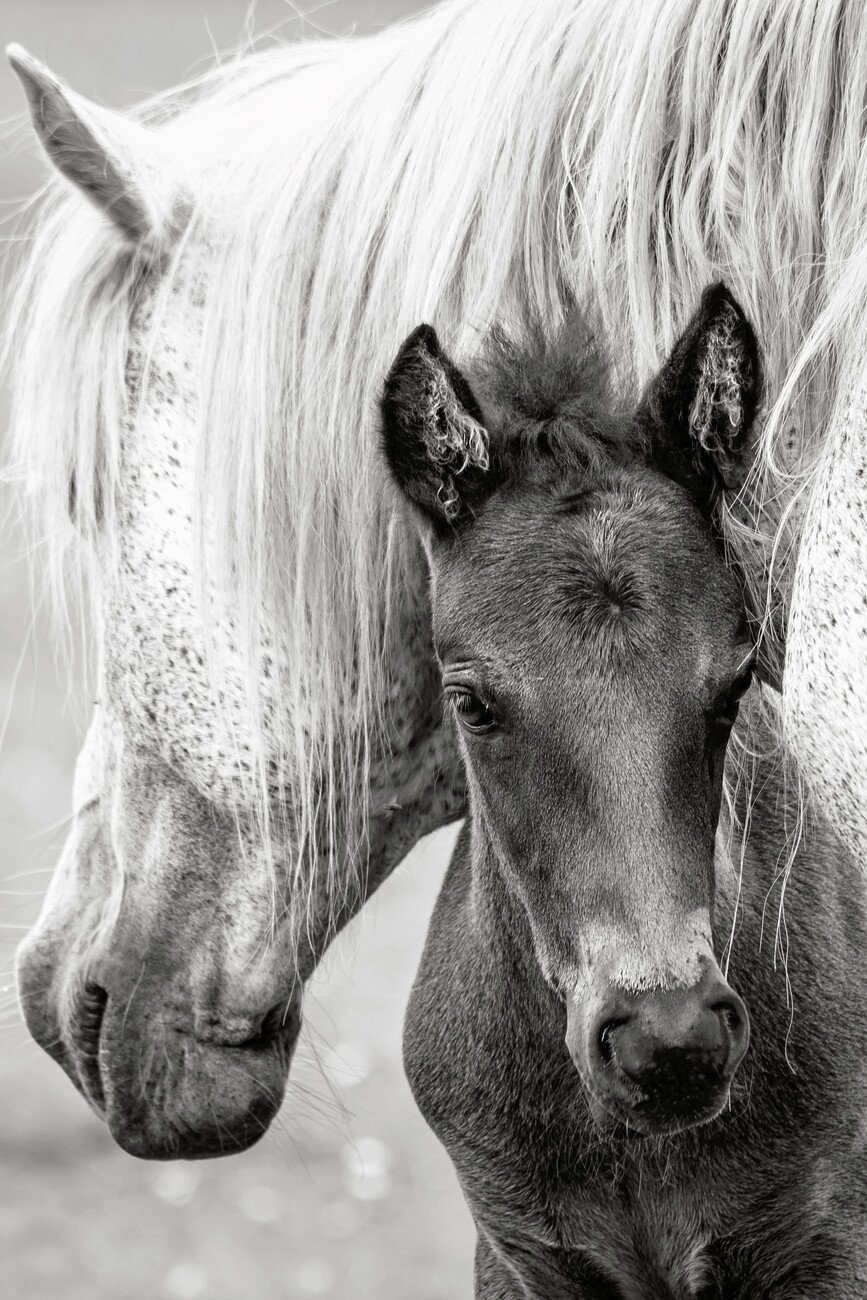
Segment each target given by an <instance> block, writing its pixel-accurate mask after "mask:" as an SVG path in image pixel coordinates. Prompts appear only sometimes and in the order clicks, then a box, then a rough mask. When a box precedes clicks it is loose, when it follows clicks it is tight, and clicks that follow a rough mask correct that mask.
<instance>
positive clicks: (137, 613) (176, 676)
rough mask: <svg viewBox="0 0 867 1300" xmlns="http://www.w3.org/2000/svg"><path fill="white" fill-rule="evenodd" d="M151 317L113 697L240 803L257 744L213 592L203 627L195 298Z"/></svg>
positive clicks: (132, 369)
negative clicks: (156, 317) (157, 323)
mask: <svg viewBox="0 0 867 1300" xmlns="http://www.w3.org/2000/svg"><path fill="white" fill-rule="evenodd" d="M153 313H154V300H153V298H152V297H147V298H145V299H144V300H143V301H142V303H141V305H140V307H139V308H138V310H137V312H136V314H135V316H134V318H133V321H132V325H131V340H130V349H129V353H128V358H127V376H126V377H127V384H128V389H129V393H130V397H131V399H132V400H131V403H130V405H131V409H132V411H133V413H134V415H133V418H131V419H130V420H128V421H127V422H126V424H125V426H124V428H123V431H122V442H121V455H122V473H121V485H122V488H121V500H120V508H119V510H118V519H119V537H118V538H117V543H118V549H119V564H118V565H117V567H116V568H115V567H114V566H112V571H111V573H110V574H108V573H107V574H105V575H104V579H105V580H104V583H103V590H104V599H103V620H102V633H103V661H104V689H105V692H106V696H107V702H108V703H109V705H110V707H111V710H112V712H113V713H115V714H116V716H117V717H118V718H119V719H120V720H121V721H122V723H123V726H124V728H125V729H126V732H127V735H128V737H129V739H130V740H131V741H132V742H133V743H136V744H141V745H143V746H145V747H148V748H151V749H153V750H156V751H157V752H158V753H159V754H160V755H161V757H162V758H164V760H165V761H166V762H167V763H168V764H169V765H170V766H171V767H172V768H174V769H175V770H177V771H179V772H180V773H181V774H183V775H184V776H185V777H186V778H187V779H189V780H190V781H191V782H192V783H193V784H194V785H195V786H196V787H197V788H198V789H200V790H202V792H203V793H205V794H208V795H209V796H210V797H211V798H213V799H215V800H216V801H217V802H221V803H223V802H225V803H228V804H229V805H232V806H235V805H237V804H238V802H239V801H243V798H244V797H245V796H244V793H243V792H244V789H245V786H246V780H245V778H246V775H247V774H248V773H249V770H250V766H251V749H252V743H253V742H252V736H251V735H250V731H249V721H248V712H249V711H248V707H247V704H246V700H247V693H246V679H245V672H246V669H245V667H244V658H243V656H242V653H241V644H242V631H241V630H240V629H239V628H238V627H237V626H236V625H235V620H234V618H233V616H232V614H231V612H230V610H229V609H228V607H227V605H226V603H225V602H221V601H219V599H218V598H217V596H216V594H215V592H214V591H213V589H210V590H209V589H208V588H205V593H204V594H205V601H206V607H207V611H208V623H207V634H206V629H205V621H204V618H203V610H202V588H201V568H200V541H199V533H198V528H199V519H198V507H197V499H198V493H197V474H196V462H197V447H196V438H197V433H196V430H197V415H198V405H199V394H198V393H197V392H196V388H195V378H194V377H195V374H196V370H197V366H196V357H197V349H198V338H197V329H198V319H197V310H196V304H195V298H194V296H192V295H190V294H188V293H187V294H185V293H184V292H182V291H181V289H177V290H175V291H174V292H173V293H172V294H171V295H170V296H168V297H164V298H163V299H162V300H161V301H160V303H159V321H160V328H159V330H157V331H154V330H153V328H152V326H153ZM206 635H207V652H208V654H207V656H206ZM263 650H265V651H267V647H263ZM206 659H207V660H208V662H209V663H210V664H211V665H212V671H211V672H210V673H209V672H208V671H207V670H206Z"/></svg>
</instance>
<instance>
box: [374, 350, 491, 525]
mask: <svg viewBox="0 0 867 1300" xmlns="http://www.w3.org/2000/svg"><path fill="white" fill-rule="evenodd" d="M380 409H381V411H382V427H383V447H384V450H385V456H386V460H387V461H388V465H389V469H390V470H391V475H392V478H393V479H394V482H395V483H396V484H397V486H398V488H400V490H401V492H402V493H403V495H404V496H405V497H406V498H407V500H409V501H410V502H411V503H412V504H413V506H414V507H415V508H416V510H417V511H419V512H420V513H421V515H422V516H423V518H424V519H425V520H426V521H427V522H428V523H429V524H432V525H433V527H434V530H435V531H436V532H438V533H440V534H442V535H446V534H447V533H448V532H449V531H451V530H454V529H457V528H459V527H460V526H461V525H462V524H464V523H468V522H469V521H470V520H471V519H473V518H474V517H475V515H476V513H477V511H478V509H479V507H480V506H481V505H482V503H483V501H484V500H485V498H486V497H487V496H488V495H489V494H490V492H491V490H492V488H493V486H494V475H493V474H492V472H491V466H490V445H489V437H488V431H487V430H486V429H485V427H484V424H483V421H482V413H481V410H480V409H479V405H478V402H477V401H476V399H475V397H474V395H473V392H472V389H471V388H470V386H469V384H468V383H467V381H466V379H465V378H464V376H463V375H462V374H461V372H460V370H458V368H457V366H456V365H454V363H453V362H452V361H451V360H450V359H449V357H448V356H447V355H446V354H445V352H444V351H443V350H442V348H441V347H440V343H439V339H438V338H437V336H436V333H435V331H434V330H433V329H432V328H431V326H430V325H419V327H418V329H417V330H414V331H413V333H412V334H410V336H409V338H408V339H407V340H406V342H405V343H404V345H403V347H402V348H401V349H400V352H399V353H398V355H397V358H396V360H395V362H394V365H393V366H392V367H391V370H390V371H389V373H388V378H387V379H386V381H385V388H384V389H383V394H382V399H381V402H380Z"/></svg>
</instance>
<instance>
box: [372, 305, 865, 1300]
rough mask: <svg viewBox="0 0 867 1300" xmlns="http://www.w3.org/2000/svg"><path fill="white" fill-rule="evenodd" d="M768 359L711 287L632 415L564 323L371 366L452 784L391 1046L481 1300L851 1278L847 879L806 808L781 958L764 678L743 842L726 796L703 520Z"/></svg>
mask: <svg viewBox="0 0 867 1300" xmlns="http://www.w3.org/2000/svg"><path fill="white" fill-rule="evenodd" d="M757 371H758V359H757V349H756V342H755V338H754V336H753V333H752V330H751V328H750V326H749V324H748V323H747V322H746V321H745V319H744V317H743V314H742V312H741V311H740V309H739V307H738V306H737V304H736V303H735V302H734V301H733V299H732V298H731V296H730V295H729V294H728V293H727V291H726V290H725V289H724V288H722V287H721V286H717V287H714V288H712V289H709V290H708V291H707V292H706V293H705V295H704V297H703V299H702V303H701V305H700V308H699V310H698V312H697V313H696V315H695V317H694V318H693V320H692V322H691V323H690V325H689V327H688V328H687V330H686V332H685V334H684V335H683V337H682V338H681V339H680V341H679V342H678V344H677V345H676V347H675V348H674V350H673V352H672V354H671V356H670V358H669V360H668V361H667V362H666V364H665V366H664V367H663V369H662V370H661V372H660V374H659V375H658V376H657V378H656V380H655V381H654V382H653V383H652V384H651V385H650V387H649V389H648V391H647V392H646V394H645V396H644V398H643V400H642V401H641V403H640V405H639V408H638V410H637V411H635V412H631V413H615V412H614V408H613V403H612V400H611V397H610V394H609V391H608V387H607V382H606V377H605V370H604V366H603V364H602V363H601V361H600V360H599V358H598V356H597V355H596V353H595V352H594V349H593V346H592V340H591V339H590V338H589V337H588V331H587V329H586V328H585V327H583V326H582V325H581V324H580V323H577V322H574V321H573V322H572V323H571V324H570V325H569V326H568V327H567V328H566V329H565V330H564V331H563V333H562V335H561V337H560V338H559V339H558V340H557V341H555V342H554V343H553V344H550V345H548V346H545V345H544V343H543V342H541V341H540V340H539V339H536V340H535V341H531V342H530V343H529V344H527V345H526V346H524V345H522V346H517V345H514V344H510V343H508V342H507V341H505V340H504V339H503V338H502V337H500V336H494V338H493V340H492V341H491V343H490V345H489V347H488V350H487V352H486V355H485V356H484V358H483V359H482V361H481V362H480V363H479V364H478V365H477V366H476V367H474V369H473V370H472V372H471V373H470V375H469V378H465V377H464V376H463V375H462V374H461V373H460V372H459V371H458V370H457V369H456V368H455V366H454V365H453V364H452V363H451V362H450V361H449V360H448V358H447V357H446V356H445V355H444V353H443V352H442V351H441V349H440V347H439V344H438V342H437V339H436V336H435V335H434V333H433V331H432V330H430V329H429V328H427V327H422V328H421V329H419V330H417V331H416V332H415V333H414V334H413V335H412V336H411V338H410V339H408V340H407V342H406V344H405V345H404V347H403V349H402V351H401V353H400V355H399V357H398V359H397V361H396V362H395V365H394V367H393V369H392V371H391V374H390V375H389V378H388V381H387V384H386V389H385V394H384V398H383V417H384V437H385V449H386V455H387V458H388V462H389V465H390V468H391V472H392V475H393V477H394V480H395V482H396V483H397V485H398V487H399V488H400V490H401V492H402V493H403V494H404V496H405V497H406V498H407V499H408V500H409V502H410V503H411V504H412V507H413V509H414V511H415V513H416V516H417V518H418V520H419V526H420V531H421V535H422V539H423V541H424V544H425V547H426V549H427V553H428V557H429V561H430V573H431V598H432V606H433V618H434V631H435V640H436V650H437V654H438V656H439V660H440V663H441V665H442V678H443V686H444V689H445V693H446V696H447V698H448V701H449V706H450V707H451V709H452V710H453V712H454V716H455V720H456V725H457V728H458V731H459V733H460V737H461V744H462V747H463V754H464V759H465V763H466V770H467V778H468V786H469V794H470V808H471V812H470V816H469V818H468V820H467V822H466V824H465V826H464V828H463V832H462V834H461V837H460V839H459V841H458V845H457V848H456V850H455V854H454V857H453V859H452V863H451V866H450V869H449V872H448V876H447V878H446V882H445V884H444V886H443V890H442V893H441V894H440V898H439V901H438V903H437V907H436V910H435V913H434V917H433V920H432V923H431V928H430V933H429V935H428V940H427V946H426V948H425V952H424V956H423V959H422V963H421V968H420V970H419V974H418V977H417V980H416V984H415V987H414V990H413V994H412V999H411V1002H410V1007H409V1012H408V1016H407V1023H406V1034H405V1063H406V1068H407V1072H408V1075H409V1079H410V1083H411V1085H412V1088H413V1091H414V1094H415V1097H416V1100H417V1101H418V1104H419V1106H420V1107H421V1110H422V1112H423V1114H424V1115H425V1117H426V1118H427V1120H428V1122H429V1123H430V1125H431V1126H432V1128H433V1129H434V1131H435V1132H436V1133H437V1135H438V1136H439V1137H440V1139H441V1141H442V1142H443V1143H444V1145H445V1146H446V1148H447V1150H448V1151H449V1154H450V1155H451V1158H452V1160H453V1161H454V1164H455V1166H456V1168H457V1171H458V1175H459V1177H460V1180H461V1184H462V1187H463V1190H464V1192H465V1194H466V1197H467V1200H468V1202H469V1205H470V1208H471V1210H472V1213H473V1216H474V1218H475V1221H476V1225H477V1227H478V1234H479V1235H478V1249H477V1256H476V1294H477V1295H478V1296H484V1297H487V1298H488V1300H505V1298H506V1297H519V1296H520V1297H527V1296H531V1297H540V1298H541V1297H544V1300H556V1298H557V1297H567V1296H569V1297H576V1296H577V1297H588V1298H589V1297H595V1298H596V1300H603V1297H604V1298H605V1300H615V1298H617V1300H638V1298H639V1297H641V1298H642V1300H674V1298H675V1297H677V1298H678V1300H680V1298H681V1297H702V1298H703V1300H710V1298H711V1297H726V1298H727V1300H735V1298H736V1297H737V1298H738V1300H808V1298H809V1300H820V1298H822V1300H825V1298H828V1300H830V1297H834V1300H855V1298H856V1297H858V1298H859V1300H862V1298H863V1297H865V1296H867V1255H865V1218H867V1159H865V1144H867V1123H865V1106H864V1101H865V1087H867V1016H865V1015H864V1013H863V1007H862V1005H861V1001H860V990H861V989H862V988H863V987H864V980H865V974H867V970H865V967H867V927H865V911H867V909H865V887H864V883H863V877H862V873H861V872H860V870H859V869H858V867H857V865H856V864H855V863H853V862H852V861H851V860H850V859H849V858H847V856H846V855H845V854H844V853H843V852H842V851H841V849H840V847H839V846H838V845H837V844H836V843H835V842H834V840H833V839H832V837H831V834H830V832H829V831H828V830H827V829H826V828H825V827H824V826H823V825H822V824H821V823H818V824H817V822H816V820H815V819H813V821H812V823H811V825H810V827H809V829H808V831H807V834H806V836H805V838H804V839H803V841H802V843H801V846H800V848H799V851H798V853H797V856H796V858H795V862H794V869H793V871H792V875H791V879H790V881H789V884H788V887H787V892H786V910H785V920H786V927H787V936H788V944H787V951H788V972H786V969H785V967H784V964H783V963H782V962H781V961H779V960H777V961H776V962H775V959H774V951H775V942H774V939H775V926H776V922H777V914H778V909H779V905H780V889H781V882H780V874H781V872H780V869H781V865H782V864H783V862H784V861H785V856H786V851H787V834H788V833H789V832H790V831H791V829H792V826H793V825H794V824H795V806H794V801H793V800H792V799H791V798H790V797H789V796H788V794H787V792H786V789H785V783H784V780H783V777H782V774H781V771H780V764H779V759H778V758H774V757H772V756H770V751H771V750H772V749H773V745H772V744H771V739H772V738H771V737H770V735H769V733H768V731H767V729H766V727H765V724H764V723H763V722H762V711H761V709H760V708H758V707H756V704H755V702H753V704H752V705H751V706H750V708H749V709H747V708H745V709H744V714H745V716H744V717H743V718H742V719H741V722H740V723H739V729H740V731H741V734H742V735H744V736H745V737H747V738H748V740H749V741H750V742H752V743H753V744H754V745H755V747H756V749H757V752H758V753H759V754H761V753H763V752H764V753H765V754H767V755H768V756H767V757H758V758H757V759H755V760H754V764H755V782H754V789H753V799H752V808H751V821H750V823H749V835H748V838H747V840H746V843H745V844H743V843H742V841H741V839H740V837H739V832H738V830H737V823H733V822H732V820H731V818H730V816H729V814H728V812H727V810H724V812H723V815H722V817H721V814H720V808H721V791H722V778H723V765H724V761H725V756H726V748H727V743H728V740H729V736H730V733H731V731H732V728H733V726H734V724H735V720H736V716H737V713H738V702H739V700H740V699H741V697H742V696H744V695H745V693H746V692H747V689H748V687H749V684H750V676H751V671H752V668H753V652H752V645H751V641H750V638H749V634H748V625H747V620H746V617H745V613H744V607H743V598H742V594H741V590H740V587H739V584H738V582H737V581H736V580H735V577H734V576H733V575H732V574H731V573H730V572H729V570H728V569H727V567H726V564H725V561H724V557H723V555H722V552H721V548H720V546H719V543H718V541H717V538H716V536H715V533H714V527H713V516H714V509H715V504H716V501H717V498H718V496H719V494H720V493H721V492H722V491H723V490H724V489H725V488H726V487H731V486H734V485H735V484H736V482H737V480H738V477H739V475H740V474H741V473H742V472H743V466H742V465H741V461H742V460H743V459H744V458H745V456H746V451H745V446H746V443H747V442H748V434H749V429H750V424H751V421H752V418H753V414H754V410H755V406H756V399H757V386H758V373H757ZM735 802H736V804H737V800H736V801H735ZM744 811H745V810H744V808H743V807H741V808H740V809H739V812H740V815H741V816H742V815H743V813H744ZM736 904H737V925H736V927H735V929H734V943H733V950H732V959H731V967H730V970H729V972H728V973H729V975H730V978H731V984H730V983H729V981H728V979H727V978H726V976H725V975H724V974H723V972H722V970H721V967H720V962H719V955H720V954H721V953H722V951H723V950H724V948H725V946H726V942H727V940H728V939H729V937H730V935H731V934H732V929H733V917H734V914H735V907H736ZM763 931H764V935H763ZM763 939H764V941H763ZM787 974H788V978H789V979H790V980H791V988H792V992H793V996H794V1014H791V1013H790V1008H789V1005H788V1002H787ZM735 989H737V990H738V992H735ZM853 991H854V992H855V998H854V1000H853ZM739 995H740V996H739ZM741 998H743V1001H742V1000H741ZM747 1007H748V1008H749V1019H748V1015H747ZM750 1025H751V1028H750ZM748 1044H749V1046H748Z"/></svg>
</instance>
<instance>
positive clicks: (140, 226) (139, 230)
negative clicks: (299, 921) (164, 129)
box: [6, 45, 189, 254]
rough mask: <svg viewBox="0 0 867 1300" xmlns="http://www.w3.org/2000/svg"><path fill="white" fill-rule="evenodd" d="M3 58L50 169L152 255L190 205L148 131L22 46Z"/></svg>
mask: <svg viewBox="0 0 867 1300" xmlns="http://www.w3.org/2000/svg"><path fill="white" fill-rule="evenodd" d="M6 55H7V58H8V59H9V62H10V63H11V65H12V67H13V69H14V71H15V72H16V74H17V76H18V77H19V79H20V81H21V84H22V85H23V87H24V93H25V94H26V96H27V102H28V106H29V108H30V116H31V118H32V121H33V126H34V128H35V130H36V134H37V136H38V137H39V140H40V142H41V144H42V146H43V148H44V149H45V152H46V153H47V154H48V157H49V159H50V161H51V162H52V163H53V164H54V166H55V167H56V168H57V170H58V171H59V172H60V174H61V176H63V177H64V178H65V179H66V180H67V181H71V183H72V184H73V185H75V186H76V187H77V188H78V189H79V190H80V191H81V192H82V193H83V194H84V195H85V196H86V197H87V198H88V199H89V200H90V201H91V203H93V204H95V206H96V207H97V208H99V210H100V211H101V212H103V213H104V214H105V216H106V217H108V219H109V220H110V221H111V222H112V224H113V225H114V226H115V227H116V228H117V230H119V231H120V233H121V235H122V236H123V237H124V239H125V240H127V241H128V242H129V243H131V244H135V245H137V246H139V247H140V248H141V249H142V250H143V251H145V252H146V253H151V254H157V253H159V252H161V251H163V250H164V249H165V248H166V247H168V246H169V245H170V244H171V243H172V241H173V240H174V239H175V238H176V237H177V235H178V234H179V233H180V231H181V229H182V228H183V225H184V224H185V221H186V217H187V214H188V211H189V206H188V204H187V203H186V202H185V200H184V199H183V197H182V192H181V186H180V185H179V183H178V182H177V179H176V177H175V175H174V166H173V163H172V162H171V160H170V159H168V158H167V157H165V156H164V155H163V153H162V152H161V150H160V149H159V148H158V147H157V143H156V140H155V137H154V134H153V132H151V131H149V130H147V129H146V128H145V127H143V126H139V125H138V124H137V123H135V122H132V121H130V120H129V119H128V118H125V117H121V116H120V114H118V113H112V112H110V111H109V110H108V109H103V108H98V107H97V106H96V105H95V104H91V103H90V102H89V101H88V100H86V99H84V98H83V97H82V96H81V95H77V94H76V93H75V92H74V91H72V90H70V89H69V87H68V86H66V85H64V84H63V82H62V81H60V80H59V79H58V78H57V77H55V76H54V74H53V73H52V72H49V70H48V68H46V67H45V65H44V64H43V63H40V62H39V60H38V59H34V58H33V56H32V55H31V54H28V53H27V51H26V50H25V49H23V48H22V46H20V45H10V46H8V48H7V50H6Z"/></svg>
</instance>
